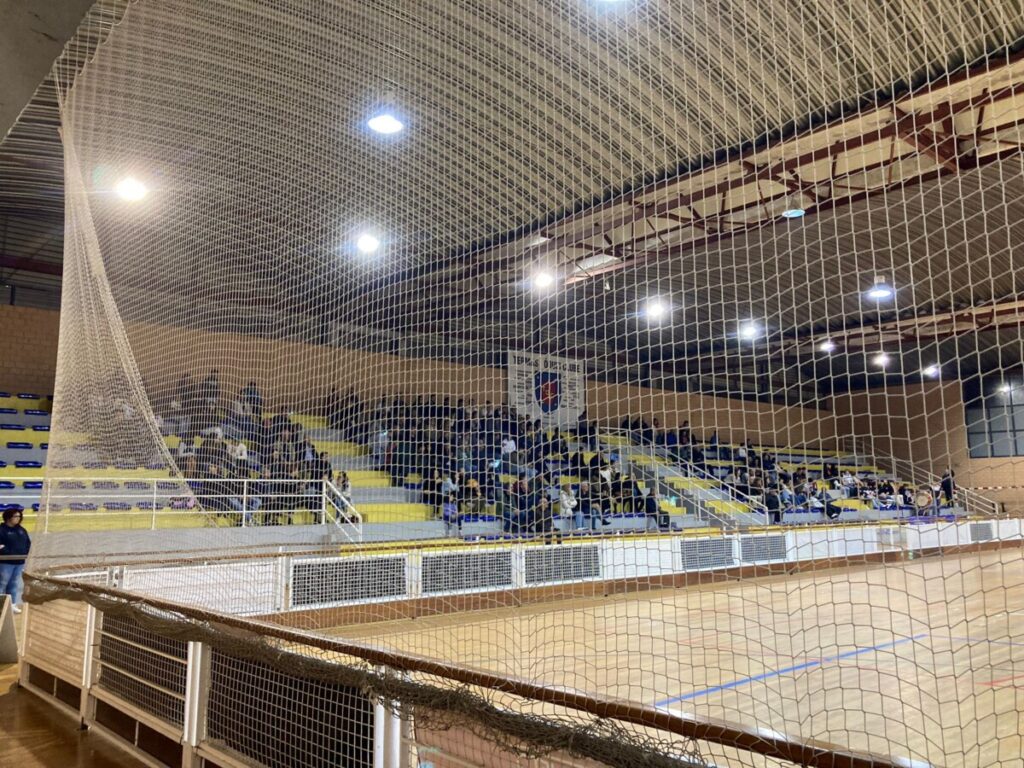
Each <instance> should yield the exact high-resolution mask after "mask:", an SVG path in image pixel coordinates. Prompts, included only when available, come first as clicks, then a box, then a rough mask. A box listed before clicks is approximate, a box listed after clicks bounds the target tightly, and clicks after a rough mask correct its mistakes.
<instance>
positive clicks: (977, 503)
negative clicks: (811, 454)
mask: <svg viewBox="0 0 1024 768" xmlns="http://www.w3.org/2000/svg"><path fill="white" fill-rule="evenodd" d="M851 443H852V446H853V452H854V454H855V455H856V456H858V457H867V458H870V459H871V462H872V464H874V465H876V466H878V467H879V468H882V469H885V470H886V471H887V472H888V473H889V474H890V475H892V476H893V477H895V478H899V479H900V480H903V481H906V482H909V483H911V484H912V485H914V486H915V487H919V488H920V487H925V486H927V488H928V489H929V491H930V492H931V490H932V488H933V486H934V485H935V484H936V481H937V479H938V477H939V475H938V473H936V472H935V471H934V470H932V469H929V468H928V467H926V466H923V465H921V464H919V463H917V462H914V461H910V460H909V459H901V458H899V457H898V456H893V455H891V454H887V453H882V452H880V451H877V450H875V448H874V446H873V445H872V444H871V443H870V442H869V441H867V440H864V439H860V438H851ZM953 503H954V504H956V505H959V506H960V507H962V508H963V510H964V512H965V513H967V514H968V515H977V516H979V517H999V516H1001V513H1000V507H999V503H998V502H996V501H993V500H992V499H990V498H988V497H987V496H983V495H981V494H980V493H978V492H977V491H972V490H971V489H969V488H961V487H960V486H956V488H955V490H954V492H953Z"/></svg>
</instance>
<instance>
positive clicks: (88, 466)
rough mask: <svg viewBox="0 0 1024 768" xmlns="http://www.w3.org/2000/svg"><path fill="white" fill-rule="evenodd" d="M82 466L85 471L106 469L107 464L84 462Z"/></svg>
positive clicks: (102, 462)
mask: <svg viewBox="0 0 1024 768" xmlns="http://www.w3.org/2000/svg"><path fill="white" fill-rule="evenodd" d="M82 466H83V467H85V468H86V469H106V468H107V462H105V461H84V462H82Z"/></svg>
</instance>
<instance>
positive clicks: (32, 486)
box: [21, 480, 43, 490]
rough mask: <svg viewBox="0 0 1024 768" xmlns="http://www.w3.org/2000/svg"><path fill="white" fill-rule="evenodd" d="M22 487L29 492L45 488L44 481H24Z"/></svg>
mask: <svg viewBox="0 0 1024 768" xmlns="http://www.w3.org/2000/svg"><path fill="white" fill-rule="evenodd" d="M21 487H22V488H26V489H28V490H40V489H41V488H42V487H43V481H42V480H22V481H21Z"/></svg>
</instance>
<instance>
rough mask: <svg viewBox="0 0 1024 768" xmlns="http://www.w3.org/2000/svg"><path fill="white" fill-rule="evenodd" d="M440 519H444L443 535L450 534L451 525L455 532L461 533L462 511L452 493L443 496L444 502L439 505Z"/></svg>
mask: <svg viewBox="0 0 1024 768" xmlns="http://www.w3.org/2000/svg"><path fill="white" fill-rule="evenodd" d="M441 519H442V520H444V534H445V536H451V535H452V526H453V525H454V526H455V530H456V532H457V534H458V535H459V536H461V535H462V513H461V512H460V511H459V504H458V502H457V501H456V499H455V495H454V494H450V495H448V496H446V497H445V500H444V504H442V505H441Z"/></svg>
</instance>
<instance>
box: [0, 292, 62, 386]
mask: <svg viewBox="0 0 1024 768" xmlns="http://www.w3.org/2000/svg"><path fill="white" fill-rule="evenodd" d="M59 333H60V313H59V312H56V311H54V310H50V309H32V308H30V307H11V306H6V305H0V390H4V391H7V390H13V391H17V392H37V393H39V394H43V395H49V394H52V393H53V379H54V373H55V371H56V369H57V337H58V335H59Z"/></svg>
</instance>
